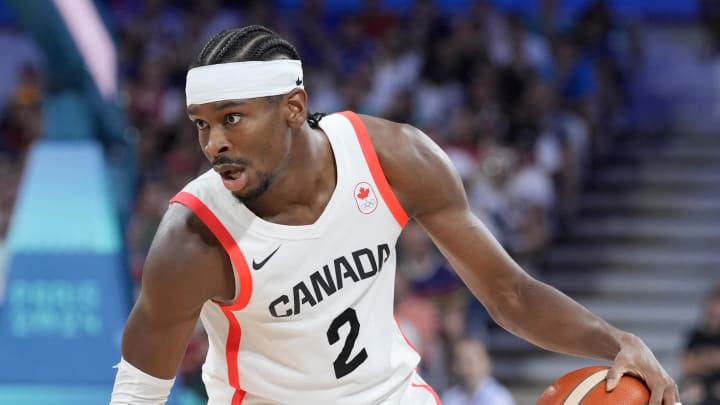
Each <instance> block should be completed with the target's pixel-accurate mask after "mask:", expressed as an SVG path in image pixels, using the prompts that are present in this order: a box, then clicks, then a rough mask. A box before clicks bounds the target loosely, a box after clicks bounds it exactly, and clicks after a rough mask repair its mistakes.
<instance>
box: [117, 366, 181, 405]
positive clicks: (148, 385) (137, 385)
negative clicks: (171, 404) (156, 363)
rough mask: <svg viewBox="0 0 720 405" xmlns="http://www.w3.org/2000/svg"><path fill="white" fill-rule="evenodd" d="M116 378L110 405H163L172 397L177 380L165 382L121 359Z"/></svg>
mask: <svg viewBox="0 0 720 405" xmlns="http://www.w3.org/2000/svg"><path fill="white" fill-rule="evenodd" d="M115 367H116V368H117V370H118V372H117V375H116V376H115V386H114V387H113V392H112V397H111V398H110V405H163V404H165V402H166V401H167V398H168V395H170V389H171V388H172V386H173V383H175V379H174V378H173V379H172V380H164V379H162V378H157V377H153V376H151V375H150V374H147V373H145V372H144V371H142V370H140V369H138V368H136V367H135V366H133V365H132V364H130V363H128V362H127V361H125V359H123V358H121V359H120V363H119V364H117V365H116V366H115Z"/></svg>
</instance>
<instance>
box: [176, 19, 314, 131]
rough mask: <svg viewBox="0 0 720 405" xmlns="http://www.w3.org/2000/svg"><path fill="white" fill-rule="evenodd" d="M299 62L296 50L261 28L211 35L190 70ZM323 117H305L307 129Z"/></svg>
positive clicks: (227, 30)
mask: <svg viewBox="0 0 720 405" xmlns="http://www.w3.org/2000/svg"><path fill="white" fill-rule="evenodd" d="M274 59H293V60H300V55H299V54H298V51H297V49H295V47H294V46H293V45H292V44H291V43H290V42H288V41H286V40H285V39H283V38H281V37H280V36H279V35H278V34H276V33H275V32H274V31H272V30H270V29H269V28H266V27H263V26H261V25H249V26H247V27H244V28H229V29H226V30H223V31H221V32H219V33H217V34H215V35H214V36H213V37H212V38H210V40H209V41H208V42H207V43H206V44H205V46H204V47H203V48H202V50H200V53H199V54H198V55H197V57H196V58H195V60H194V61H193V62H192V64H191V65H190V69H192V68H195V67H199V66H207V65H215V64H218V63H228V62H246V61H268V60H274ZM324 116H325V114H324V113H313V114H309V116H308V118H307V121H308V124H309V125H310V127H312V128H319V122H320V120H321V119H322V117H324Z"/></svg>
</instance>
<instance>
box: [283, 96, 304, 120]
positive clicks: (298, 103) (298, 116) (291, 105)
mask: <svg viewBox="0 0 720 405" xmlns="http://www.w3.org/2000/svg"><path fill="white" fill-rule="evenodd" d="M286 97H287V98H286V100H287V101H286V116H285V119H286V120H287V123H288V126H289V127H291V128H300V127H301V126H302V125H303V124H304V123H305V120H306V119H307V93H306V92H305V90H304V89H294V90H292V91H291V92H290V93H288V94H287V96H286Z"/></svg>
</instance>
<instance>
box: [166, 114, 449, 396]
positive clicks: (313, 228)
mask: <svg viewBox="0 0 720 405" xmlns="http://www.w3.org/2000/svg"><path fill="white" fill-rule="evenodd" d="M320 127H321V128H322V129H323V131H324V132H325V134H326V135H327V137H328V139H329V142H330V144H331V147H332V151H333V154H334V156H335V163H336V169H337V183H336V186H335V190H334V191H333V193H332V195H331V197H330V200H329V202H328V204H327V206H326V207H325V209H324V211H323V212H322V214H321V215H320V217H319V218H318V219H317V221H315V222H314V223H313V224H310V225H299V226H289V225H281V224H275V223H271V222H268V221H265V220H263V219H261V218H259V217H257V216H256V215H255V214H254V213H252V212H251V211H250V210H249V209H248V208H247V207H245V206H244V205H243V204H242V203H241V202H239V201H238V200H237V199H235V197H233V196H232V194H231V193H230V191H228V190H227V189H225V187H224V186H223V184H222V180H221V178H220V176H219V175H218V174H217V173H216V172H214V171H212V170H210V171H208V172H206V173H205V174H203V175H201V176H199V177H198V178H196V179H195V180H193V181H192V182H191V183H189V184H188V185H187V186H186V187H185V188H184V189H183V191H182V192H180V193H179V194H178V195H177V196H175V197H174V198H173V199H172V200H171V201H172V202H177V203H181V204H183V205H185V206H187V207H188V208H190V209H191V210H192V211H193V212H194V213H195V215H197V216H198V217H199V218H200V219H201V220H202V221H203V222H204V223H205V225H206V226H207V227H208V228H209V229H210V230H211V231H212V232H213V233H214V235H215V236H216V237H217V239H218V240H219V241H220V242H221V244H222V246H223V247H224V248H225V251H226V252H227V254H228V256H229V257H230V260H231V262H232V265H233V268H234V273H235V288H236V298H235V299H234V301H233V302H232V303H231V304H227V305H223V304H219V303H217V302H213V301H208V302H207V303H205V305H204V306H203V308H202V312H201V320H202V322H203V325H204V327H205V329H206V330H207V333H208V340H209V351H208V355H207V358H206V361H205V364H204V366H203V381H204V383H205V385H206V388H207V392H208V395H209V398H210V400H209V402H208V404H209V405H230V404H232V405H238V404H244V405H260V404H263V405H264V404H293V405H294V404H348V405H352V404H357V405H368V404H380V403H388V404H389V403H392V404H398V403H400V400H399V399H398V398H399V396H401V395H404V394H398V392H406V391H407V390H408V387H414V388H415V391H420V394H417V393H416V394H414V395H424V396H425V397H427V398H429V400H430V402H429V403H439V401H438V400H437V396H436V395H435V393H434V392H433V391H432V389H431V388H430V387H429V386H427V384H424V382H422V380H419V377H418V376H416V375H415V371H414V370H415V368H416V366H417V364H418V362H419V355H418V354H417V352H416V351H415V350H414V348H413V347H412V346H411V345H410V343H409V342H408V341H407V339H406V338H405V337H404V335H403V334H402V332H401V331H400V329H399V326H398V324H397V322H396V321H395V319H394V317H393V293H394V279H395V264H396V253H395V243H396V240H397V238H398V236H399V234H400V232H401V231H402V228H403V226H404V225H405V223H406V222H407V220H408V216H407V214H406V213H405V211H404V210H403V209H402V207H401V206H400V204H399V202H398V201H397V199H396V197H395V196H394V194H393V192H392V190H391V189H390V186H389V184H388V182H387V180H386V178H385V176H384V174H383V172H382V169H381V167H380V164H379V162H378V159H377V155H376V153H375V150H374V148H373V146H372V143H371V141H370V138H369V137H368V134H367V130H366V129H365V126H364V124H363V123H362V121H361V120H360V119H359V117H358V116H357V115H355V114H354V113H351V112H343V113H337V114H332V115H329V116H327V117H325V118H323V119H322V121H320ZM403 402H406V401H403ZM422 402H424V401H418V402H412V403H422Z"/></svg>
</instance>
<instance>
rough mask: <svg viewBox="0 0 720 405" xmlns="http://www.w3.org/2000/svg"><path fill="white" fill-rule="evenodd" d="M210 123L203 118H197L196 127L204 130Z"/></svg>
mask: <svg viewBox="0 0 720 405" xmlns="http://www.w3.org/2000/svg"><path fill="white" fill-rule="evenodd" d="M207 126H208V124H207V122H205V121H203V120H195V127H197V129H198V130H202V129H205V128H207Z"/></svg>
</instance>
